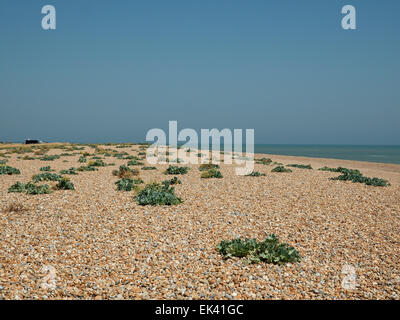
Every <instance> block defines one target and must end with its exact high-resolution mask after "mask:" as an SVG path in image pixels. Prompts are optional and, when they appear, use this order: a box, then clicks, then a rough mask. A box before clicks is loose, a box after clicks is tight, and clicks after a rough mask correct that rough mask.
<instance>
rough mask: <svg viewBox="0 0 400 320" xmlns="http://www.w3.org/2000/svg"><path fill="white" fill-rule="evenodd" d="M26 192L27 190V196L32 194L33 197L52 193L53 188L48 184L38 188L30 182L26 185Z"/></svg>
mask: <svg viewBox="0 0 400 320" xmlns="http://www.w3.org/2000/svg"><path fill="white" fill-rule="evenodd" d="M25 190H26V193H27V194H31V195H37V194H49V193H51V188H50V186H48V185H47V184H43V185H40V186H37V185H36V184H33V183H32V182H28V183H27V184H26V185H25Z"/></svg>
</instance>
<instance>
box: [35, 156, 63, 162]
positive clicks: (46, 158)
mask: <svg viewBox="0 0 400 320" xmlns="http://www.w3.org/2000/svg"><path fill="white" fill-rule="evenodd" d="M39 159H40V160H42V161H54V160H56V159H60V156H58V155H52V156H49V155H46V156H44V157H42V158H39Z"/></svg>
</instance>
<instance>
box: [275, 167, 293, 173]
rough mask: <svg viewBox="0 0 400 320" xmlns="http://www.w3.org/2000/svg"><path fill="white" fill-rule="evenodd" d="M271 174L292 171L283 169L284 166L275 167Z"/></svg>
mask: <svg viewBox="0 0 400 320" xmlns="http://www.w3.org/2000/svg"><path fill="white" fill-rule="evenodd" d="M271 172H292V170H290V169H287V168H285V167H284V166H277V167H275V168H273V169H272V170H271Z"/></svg>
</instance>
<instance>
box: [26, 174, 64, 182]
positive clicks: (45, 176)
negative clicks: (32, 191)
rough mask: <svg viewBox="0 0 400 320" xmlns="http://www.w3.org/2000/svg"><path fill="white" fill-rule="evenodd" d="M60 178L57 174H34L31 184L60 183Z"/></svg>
mask: <svg viewBox="0 0 400 320" xmlns="http://www.w3.org/2000/svg"><path fill="white" fill-rule="evenodd" d="M61 179H62V177H61V176H60V175H59V174H57V173H50V172H44V173H39V174H36V175H34V176H33V177H32V180H33V182H40V181H60V180H61Z"/></svg>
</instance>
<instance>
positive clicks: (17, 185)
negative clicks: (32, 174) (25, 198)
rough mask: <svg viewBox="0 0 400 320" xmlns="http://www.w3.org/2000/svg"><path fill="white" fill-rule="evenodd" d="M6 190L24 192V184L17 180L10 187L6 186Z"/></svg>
mask: <svg viewBox="0 0 400 320" xmlns="http://www.w3.org/2000/svg"><path fill="white" fill-rule="evenodd" d="M8 192H9V193H12V192H17V193H21V192H25V184H24V183H21V182H17V183H15V184H13V185H12V186H11V187H9V188H8Z"/></svg>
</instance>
